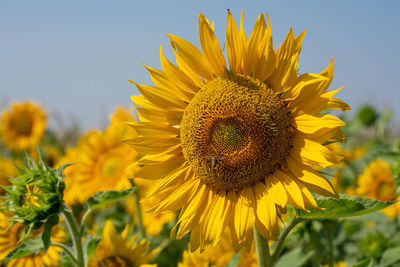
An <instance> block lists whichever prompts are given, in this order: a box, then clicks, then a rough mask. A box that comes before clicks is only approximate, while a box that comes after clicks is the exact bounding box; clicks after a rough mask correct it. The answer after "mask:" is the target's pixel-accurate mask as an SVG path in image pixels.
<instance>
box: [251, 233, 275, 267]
mask: <svg viewBox="0 0 400 267" xmlns="http://www.w3.org/2000/svg"><path fill="white" fill-rule="evenodd" d="M254 242H255V245H256V251H257V262H258V266H259V267H271V266H272V261H271V255H270V253H269V246H268V240H267V239H266V238H265V237H263V236H262V235H261V234H260V233H259V232H258V231H257V229H256V228H255V227H254Z"/></svg>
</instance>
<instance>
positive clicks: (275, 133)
mask: <svg viewBox="0 0 400 267" xmlns="http://www.w3.org/2000/svg"><path fill="white" fill-rule="evenodd" d="M267 21H268V23H266V22H265V19H264V15H263V14H260V16H259V17H258V19H257V22H256V23H255V26H254V28H253V30H252V32H251V34H250V36H249V37H247V35H246V33H245V31H244V29H243V13H242V17H241V23H240V29H238V27H237V26H236V24H235V22H234V20H233V17H232V15H231V13H230V12H229V11H228V24H227V28H226V54H227V57H228V62H229V68H228V67H227V63H226V61H225V58H224V52H223V50H222V49H221V46H220V43H219V41H218V39H217V37H216V36H215V34H214V31H213V25H210V23H209V21H208V19H206V18H205V17H204V16H203V15H202V14H201V13H199V32H200V44H201V49H202V51H200V50H199V49H198V48H196V47H195V46H194V45H193V44H191V43H190V42H188V41H186V40H184V39H182V38H180V37H178V36H175V35H171V34H168V36H169V38H170V42H171V46H172V49H173V51H174V54H175V57H176V62H177V65H175V64H173V63H172V62H170V61H169V60H167V59H166V58H165V57H164V55H163V52H162V50H161V51H160V52H161V66H162V69H163V70H157V69H154V68H151V67H148V66H145V67H146V68H147V69H148V71H149V72H150V76H151V78H152V80H153V82H154V83H155V85H156V86H152V85H144V84H137V83H134V82H132V81H131V82H132V83H134V84H135V85H136V87H137V88H138V90H139V91H140V93H141V95H139V96H132V100H133V102H134V105H135V107H136V110H137V112H138V114H139V119H140V122H133V123H131V126H132V127H133V128H134V129H135V130H136V131H137V133H138V136H137V137H136V138H133V139H131V140H129V141H128V143H129V144H131V145H132V146H133V147H134V148H135V149H136V150H137V151H138V152H139V153H145V154H147V155H146V156H145V157H143V158H142V159H141V160H140V162H139V165H140V166H143V167H142V168H141V169H140V170H139V171H138V172H137V174H136V176H137V177H141V178H145V179H150V180H152V181H158V184H157V185H156V186H155V188H154V189H153V192H152V194H150V195H149V201H151V198H152V197H155V198H158V199H161V201H158V202H157V203H156V204H155V205H154V206H153V208H152V209H151V211H152V212H154V213H156V214H157V213H161V212H165V211H170V210H179V209H180V210H181V211H180V215H179V219H178V222H177V225H176V227H175V228H174V229H173V231H172V234H174V233H176V235H177V238H182V237H183V235H185V234H186V233H189V232H191V235H190V244H189V245H190V248H191V250H192V251H193V250H196V249H197V248H199V247H201V248H204V247H205V246H206V245H208V244H212V245H216V244H217V243H218V242H219V241H220V240H221V238H222V235H223V232H224V229H225V228H226V227H227V226H230V229H231V234H232V241H233V246H234V248H235V250H236V251H238V250H239V249H240V247H242V246H243V245H246V247H247V249H248V250H249V249H250V247H251V244H252V240H253V227H255V228H256V229H257V230H258V232H259V233H261V235H263V236H264V237H266V238H268V239H277V236H278V234H279V227H278V219H277V211H283V212H284V211H285V209H286V204H287V203H290V204H292V205H293V206H295V207H297V208H300V209H306V208H307V207H317V204H316V201H315V200H314V197H313V195H312V194H311V193H310V191H309V190H308V189H311V190H313V191H314V192H316V193H319V194H321V195H325V196H337V194H336V192H335V191H334V189H333V188H332V185H331V184H330V183H329V181H328V180H327V179H326V178H324V177H323V176H322V175H321V174H320V173H318V172H317V171H315V170H314V168H313V167H322V168H325V167H328V166H331V165H332V164H335V163H337V162H338V160H340V157H339V156H337V155H335V154H334V153H333V152H332V151H331V150H329V149H328V148H326V147H325V146H323V144H324V143H326V142H328V141H329V142H332V141H343V140H344V136H343V134H342V132H341V130H340V127H341V126H343V125H345V123H344V122H343V121H342V120H340V119H338V118H337V117H335V116H333V115H330V114H323V113H321V111H323V110H326V109H340V110H347V109H349V106H348V105H347V104H345V103H344V102H342V101H341V100H339V99H337V98H335V97H333V96H334V95H335V94H336V93H337V92H338V91H339V90H340V89H337V90H334V91H327V89H328V86H329V84H330V82H331V80H332V77H333V63H332V61H331V63H330V64H329V65H328V67H327V68H326V69H325V70H323V71H322V72H321V73H319V74H314V73H305V74H302V75H300V76H298V70H297V66H298V57H299V53H300V50H301V45H302V41H303V38H304V35H305V32H303V33H301V34H300V35H298V36H295V35H294V34H293V31H292V30H290V31H289V33H288V35H287V37H286V39H285V40H284V42H283V43H282V45H281V46H280V48H279V49H278V50H277V51H275V50H274V49H273V44H272V32H271V27H270V23H269V19H268V17H267ZM178 225H179V227H178Z"/></svg>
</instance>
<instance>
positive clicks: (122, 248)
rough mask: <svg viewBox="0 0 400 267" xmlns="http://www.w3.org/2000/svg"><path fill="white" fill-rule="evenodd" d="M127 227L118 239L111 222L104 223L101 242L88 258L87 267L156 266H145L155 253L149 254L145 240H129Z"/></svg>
mask: <svg viewBox="0 0 400 267" xmlns="http://www.w3.org/2000/svg"><path fill="white" fill-rule="evenodd" d="M128 235H129V227H128V226H127V227H125V229H124V231H123V232H122V233H121V236H120V237H119V236H118V234H117V231H116V230H115V228H114V225H113V224H112V222H111V221H107V222H106V226H105V227H104V230H103V235H102V240H101V241H100V243H99V245H98V246H97V248H96V250H95V252H94V254H93V256H92V257H91V258H90V260H89V263H88V266H89V267H106V266H107V267H124V266H156V265H150V264H146V263H147V262H148V261H149V260H150V259H151V258H152V257H153V256H154V255H155V253H157V251H158V250H157V249H155V250H153V251H151V252H149V249H150V243H149V242H147V241H146V240H141V241H140V242H139V243H136V244H135V243H134V242H135V238H136V237H135V236H133V237H131V238H129V236H128Z"/></svg>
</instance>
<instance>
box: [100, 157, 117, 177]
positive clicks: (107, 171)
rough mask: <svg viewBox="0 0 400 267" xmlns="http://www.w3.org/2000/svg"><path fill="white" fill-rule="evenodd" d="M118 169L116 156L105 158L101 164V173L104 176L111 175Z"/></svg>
mask: <svg viewBox="0 0 400 267" xmlns="http://www.w3.org/2000/svg"><path fill="white" fill-rule="evenodd" d="M118 170H119V159H118V158H116V157H111V158H109V159H107V160H106V161H105V162H104V164H103V174H104V176H107V177H110V176H113V175H114V174H115V173H116V172H117V171H118Z"/></svg>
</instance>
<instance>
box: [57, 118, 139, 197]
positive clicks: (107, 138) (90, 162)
mask: <svg viewBox="0 0 400 267" xmlns="http://www.w3.org/2000/svg"><path fill="white" fill-rule="evenodd" d="M118 114H119V113H118ZM118 116H120V114H119V115H118ZM129 119H133V116H132V115H131V117H129ZM111 121H112V123H111V124H110V125H109V126H108V127H107V129H106V130H105V131H104V132H103V131H89V132H88V133H87V134H86V135H84V136H83V137H81V139H80V140H79V142H78V144H77V146H76V147H74V148H68V149H67V151H66V155H65V157H64V158H63V159H61V160H60V164H63V163H75V164H73V165H71V166H69V167H68V168H66V169H65V182H66V189H65V192H64V200H65V201H66V203H67V204H74V203H83V202H85V201H86V200H87V199H88V198H89V197H91V196H92V195H93V194H94V193H96V192H99V191H105V190H121V189H127V188H130V187H131V184H130V182H129V179H130V178H132V176H133V169H132V168H128V167H129V166H130V165H131V163H132V161H135V160H136V158H137V153H136V152H135V151H134V150H133V149H132V148H131V147H130V146H129V145H127V144H125V143H123V142H122V140H123V139H124V138H128V137H132V134H134V132H132V129H129V127H127V126H126V125H125V124H124V123H123V121H121V120H119V119H118V118H116V117H115V116H113V118H112V119H111ZM126 128H127V130H126Z"/></svg>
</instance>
